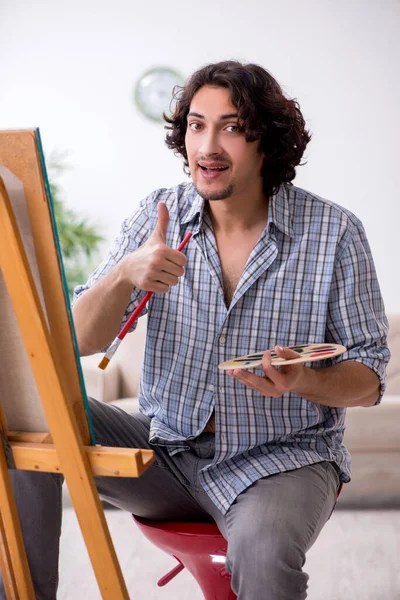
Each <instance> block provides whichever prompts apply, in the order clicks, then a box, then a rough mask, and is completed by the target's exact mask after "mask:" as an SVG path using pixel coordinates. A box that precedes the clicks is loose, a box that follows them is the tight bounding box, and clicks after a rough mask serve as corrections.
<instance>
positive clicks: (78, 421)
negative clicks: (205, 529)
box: [0, 130, 154, 600]
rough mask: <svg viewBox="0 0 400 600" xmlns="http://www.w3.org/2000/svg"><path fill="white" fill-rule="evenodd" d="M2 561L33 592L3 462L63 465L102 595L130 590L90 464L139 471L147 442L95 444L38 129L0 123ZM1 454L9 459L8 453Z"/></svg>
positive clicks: (149, 457)
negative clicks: (4, 128) (141, 444)
mask: <svg viewBox="0 0 400 600" xmlns="http://www.w3.org/2000/svg"><path fill="white" fill-rule="evenodd" d="M0 330H1V332H2V335H1V337H0V357H1V360H0V433H1V437H2V442H3V444H0V506H1V511H0V567H1V570H2V573H3V580H4V584H5V588H6V593H7V598H9V599H12V598H16V599H17V598H20V599H25V598H27V599H28V598H29V599H31V598H32V599H34V597H35V596H34V592H33V587H32V583H31V580H30V575H29V569H28V565H27V561H26V556H25V552H24V549H23V543H22V536H21V531H20V528H19V522H18V517H17V512H16V507H15V500H14V498H13V495H12V489H11V485H10V479H9V476H8V468H9V467H10V466H13V467H15V468H17V469H27V470H36V471H49V472H60V473H61V472H62V473H63V474H64V477H65V480H66V483H67V485H68V488H69V492H70V496H71V500H72V503H73V505H74V508H75V511H76V514H77V517H78V520H79V523H80V526H81V530H82V534H83V537H84V540H85V543H86V547H87V549H88V553H89V557H90V560H91V562H92V565H93V569H94V572H95V575H96V578H97V582H98V585H99V588H100V592H101V595H102V597H103V598H107V599H110V600H116V599H120V598H121V599H122V598H123V599H127V598H129V596H128V593H127V590H126V586H125V583H124V580H123V577H122V573H121V570H120V567H119V564H118V560H117V557H116V554H115V550H114V547H113V544H112V541H111V538H110V535H109V532H108V528H107V524H106V521H105V518H104V513H103V509H102V507H101V504H100V500H99V497H98V493H97V490H96V488H95V485H94V480H93V474H101V475H103V476H107V475H108V476H120V477H137V476H140V475H141V474H142V473H143V472H144V470H145V469H147V468H148V467H149V466H150V465H151V464H152V462H153V460H154V456H153V453H152V452H151V451H149V450H138V449H124V448H104V447H98V446H96V445H94V444H95V440H94V431H93V428H92V426H91V422H90V413H89V409H88V403H87V398H86V393H85V388H84V383H83V377H82V371H81V368H80V362H79V354H78V350H77V344H76V338H75V333H74V328H73V322H72V316H71V311H70V306H69V300H68V294H67V290H66V282H65V278H64V273H63V266H62V259H61V254H60V248H59V244H58V238H57V230H56V227H55V222H54V214H53V211H52V205H51V198H50V193H49V186H48V182H47V178H46V173H45V166H44V159H43V153H42V149H41V143H40V136H39V132H38V130H21V131H4V132H0ZM7 461H8V462H7Z"/></svg>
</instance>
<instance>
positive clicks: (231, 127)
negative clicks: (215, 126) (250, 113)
mask: <svg viewBox="0 0 400 600" xmlns="http://www.w3.org/2000/svg"><path fill="white" fill-rule="evenodd" d="M225 129H226V130H227V131H229V132H231V133H238V132H239V131H240V128H239V125H228V126H227V127H226V128H225Z"/></svg>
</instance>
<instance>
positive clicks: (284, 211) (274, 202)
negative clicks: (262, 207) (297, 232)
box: [268, 184, 294, 237]
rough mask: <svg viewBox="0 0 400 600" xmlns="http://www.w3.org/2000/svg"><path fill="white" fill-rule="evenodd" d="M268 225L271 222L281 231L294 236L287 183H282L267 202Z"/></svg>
mask: <svg viewBox="0 0 400 600" xmlns="http://www.w3.org/2000/svg"><path fill="white" fill-rule="evenodd" d="M268 213H269V214H268V226H269V227H270V224H271V223H273V224H274V225H275V227H277V228H278V229H280V231H282V233H284V234H285V235H288V236H289V237H294V227H293V220H292V217H291V214H290V205H289V194H288V189H287V184H282V185H281V186H280V187H279V190H278V191H277V193H276V194H274V195H273V196H272V198H271V200H270V203H269V211H268Z"/></svg>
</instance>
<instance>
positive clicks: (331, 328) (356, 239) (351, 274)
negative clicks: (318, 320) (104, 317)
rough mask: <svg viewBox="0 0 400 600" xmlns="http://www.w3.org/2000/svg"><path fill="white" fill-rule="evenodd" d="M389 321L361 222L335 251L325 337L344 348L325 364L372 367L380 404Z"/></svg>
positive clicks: (384, 386) (386, 354) (383, 382)
mask: <svg viewBox="0 0 400 600" xmlns="http://www.w3.org/2000/svg"><path fill="white" fill-rule="evenodd" d="M387 333H388V321H387V318H386V315H385V309H384V304H383V300H382V296H381V292H380V288H379V283H378V279H377V276H376V271H375V266H374V263H373V259H372V255H371V250H370V247H369V243H368V240H367V238H366V235H365V231H364V228H363V226H362V224H361V223H360V222H359V221H358V223H357V224H356V226H355V227H354V231H353V235H352V236H351V238H350V242H349V243H348V244H347V245H346V246H345V248H344V250H343V251H342V253H341V254H339V255H338V258H337V263H336V268H335V272H334V275H333V280H332V285H331V291H330V297H329V305H328V314H327V325H326V341H327V342H330V343H335V344H342V345H343V346H345V347H346V348H347V351H346V352H345V353H344V354H342V355H341V356H338V357H335V358H333V359H331V360H330V361H326V363H325V366H330V365H332V364H338V363H340V362H343V361H347V360H353V361H356V362H360V363H362V364H364V365H366V366H367V367H369V368H370V369H372V370H373V371H374V372H375V373H376V374H377V375H378V377H379V380H380V384H381V385H380V394H379V398H378V400H377V401H376V403H375V404H379V403H380V401H381V399H382V395H383V392H384V391H385V388H386V366H387V363H388V362H389V359H390V352H389V349H388V346H387Z"/></svg>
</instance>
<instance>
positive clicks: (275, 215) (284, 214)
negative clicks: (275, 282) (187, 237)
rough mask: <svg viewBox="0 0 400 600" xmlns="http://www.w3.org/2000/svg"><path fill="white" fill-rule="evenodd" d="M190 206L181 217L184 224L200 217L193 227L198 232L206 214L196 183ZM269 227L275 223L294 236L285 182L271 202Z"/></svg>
mask: <svg viewBox="0 0 400 600" xmlns="http://www.w3.org/2000/svg"><path fill="white" fill-rule="evenodd" d="M188 201H189V202H188V204H189V207H188V209H187V211H186V213H185V214H184V215H183V217H182V219H181V223H182V225H186V224H187V223H190V222H195V220H196V219H197V217H198V224H197V227H193V233H194V234H195V233H198V231H199V229H200V228H201V225H202V222H203V216H204V198H202V197H201V196H200V194H199V193H198V192H197V190H196V188H195V187H194V185H192V186H191V187H190V188H189V191H188ZM268 212H269V215H268V227H270V225H271V223H273V224H274V225H275V226H276V227H277V228H278V229H280V231H282V233H284V234H286V235H288V236H289V237H294V228H293V223H292V218H291V215H290V207H289V198H288V190H287V186H286V185H285V184H282V185H281V186H280V187H279V190H278V191H277V193H276V194H274V195H273V196H272V198H271V200H270V204H269V211H268Z"/></svg>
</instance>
